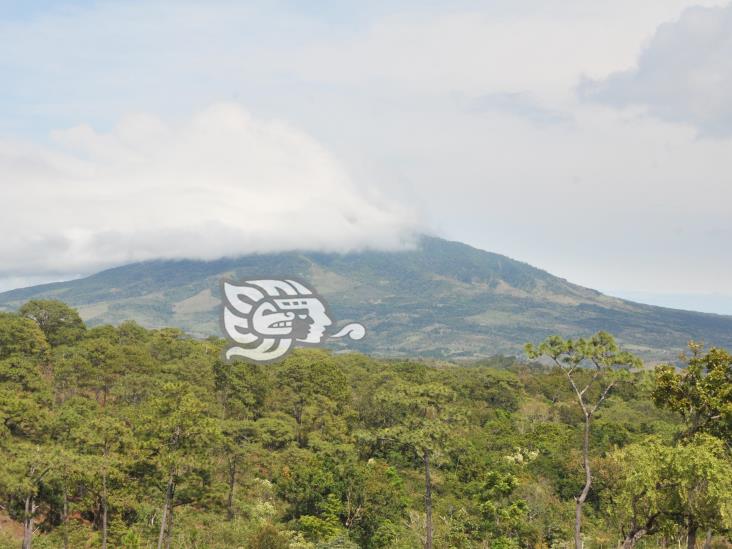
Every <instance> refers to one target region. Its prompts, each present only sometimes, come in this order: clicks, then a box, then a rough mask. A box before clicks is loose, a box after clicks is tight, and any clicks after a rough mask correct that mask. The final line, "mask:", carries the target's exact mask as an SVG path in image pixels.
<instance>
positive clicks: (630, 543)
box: [623, 528, 646, 549]
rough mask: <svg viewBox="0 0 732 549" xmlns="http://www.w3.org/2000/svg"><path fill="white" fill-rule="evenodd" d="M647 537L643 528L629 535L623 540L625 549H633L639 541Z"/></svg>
mask: <svg viewBox="0 0 732 549" xmlns="http://www.w3.org/2000/svg"><path fill="white" fill-rule="evenodd" d="M645 535H646V529H645V528H641V529H639V530H636V531H635V532H631V533H629V534H628V535H627V536H626V537H625V539H624V540H623V549H633V547H635V544H636V543H638V540H639V539H641V538H642V537H643V536H645Z"/></svg>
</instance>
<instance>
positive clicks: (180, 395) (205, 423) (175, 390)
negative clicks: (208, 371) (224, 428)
mask: <svg viewBox="0 0 732 549" xmlns="http://www.w3.org/2000/svg"><path fill="white" fill-rule="evenodd" d="M140 429H141V430H142V432H141V433H140V435H141V437H142V439H143V444H144V446H145V448H146V450H147V452H148V455H149V459H150V461H151V462H152V464H153V465H154V466H155V468H156V470H157V471H159V475H160V478H161V481H162V484H161V488H162V491H163V494H164V495H163V509H162V518H161V520H160V530H159V535H158V545H157V547H158V549H162V548H163V547H164V546H165V547H170V544H171V540H172V535H173V512H174V510H175V507H176V506H179V505H186V504H188V503H191V502H192V501H195V500H196V499H199V498H201V497H202V495H203V493H205V490H206V483H207V477H208V476H209V472H208V470H207V463H208V459H209V457H210V455H211V452H212V451H213V449H214V448H216V446H217V445H218V444H219V443H220V440H221V433H220V430H219V426H218V424H217V422H216V421H215V419H214V418H213V417H212V416H211V414H210V412H209V410H208V409H207V406H206V404H205V403H204V402H202V401H201V400H200V399H199V398H198V397H197V396H196V395H195V393H194V391H193V390H192V388H190V387H187V386H185V385H183V384H180V383H177V384H174V383H166V384H165V385H163V387H162V388H161V392H160V394H159V395H158V396H156V397H154V398H153V399H152V400H151V402H150V403H149V407H148V409H147V413H146V416H145V418H144V421H143V423H142V425H140Z"/></svg>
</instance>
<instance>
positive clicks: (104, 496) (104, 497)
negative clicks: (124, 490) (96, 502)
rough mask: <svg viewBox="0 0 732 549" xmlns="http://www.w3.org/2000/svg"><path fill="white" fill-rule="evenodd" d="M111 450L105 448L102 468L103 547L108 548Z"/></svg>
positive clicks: (103, 548)
mask: <svg viewBox="0 0 732 549" xmlns="http://www.w3.org/2000/svg"><path fill="white" fill-rule="evenodd" d="M108 455H109V452H108V450H107V448H106V447H105V448H104V465H103V469H102V549H107V513H108V511H107V508H108V504H107V456H108Z"/></svg>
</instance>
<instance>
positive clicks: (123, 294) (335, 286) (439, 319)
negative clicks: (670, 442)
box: [0, 237, 732, 360]
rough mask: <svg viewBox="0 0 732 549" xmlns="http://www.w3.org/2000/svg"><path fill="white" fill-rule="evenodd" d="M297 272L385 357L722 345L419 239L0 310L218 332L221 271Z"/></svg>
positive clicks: (82, 291)
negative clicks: (544, 344) (596, 344)
mask: <svg viewBox="0 0 732 549" xmlns="http://www.w3.org/2000/svg"><path fill="white" fill-rule="evenodd" d="M293 276H294V277H298V278H300V279H303V280H305V281H307V282H309V283H310V285H311V286H312V287H313V288H315V289H316V290H317V291H318V292H319V293H321V294H322V295H323V296H324V297H325V298H326V299H327V300H328V302H329V304H330V306H331V309H332V310H333V313H334V317H335V320H336V321H337V322H338V323H344V324H345V323H346V322H351V321H358V322H362V323H363V324H365V326H366V327H367V330H368V334H367V337H366V338H365V339H364V340H362V341H360V342H357V343H356V342H349V347H350V348H355V349H358V350H360V351H364V352H369V353H374V354H378V355H386V356H433V357H442V358H470V357H481V356H489V355H494V354H497V353H518V352H520V351H521V348H522V346H523V344H524V343H525V342H527V341H537V340H540V339H542V338H544V337H546V336H548V335H551V334H560V335H564V336H586V335H590V334H592V333H594V332H596V331H598V330H606V331H609V332H611V333H613V334H615V335H616V336H617V337H618V339H619V340H620V341H621V342H622V343H623V344H625V345H626V346H627V348H628V349H630V350H634V351H636V352H638V353H640V354H642V355H644V356H646V357H648V358H653V359H658V360H661V359H670V360H673V359H675V358H676V355H677V353H678V352H679V351H680V350H681V349H682V348H684V347H685V345H686V343H687V342H688V341H689V340H691V339H694V340H700V341H704V342H705V343H707V344H710V345H722V346H727V347H732V317H730V316H720V315H713V314H705V313H696V312H690V311H681V310H675V309H665V308H661V307H653V306H650V305H641V304H638V303H633V302H630V301H626V300H622V299H618V298H614V297H609V296H606V295H603V294H601V293H600V292H597V291H595V290H590V289H587V288H583V287H581V286H577V285H575V284H572V283H570V282H567V281H566V280H564V279H561V278H558V277H555V276H552V275H551V274H549V273H547V272H546V271H543V270H541V269H537V268H535V267H532V266H531V265H528V264H526V263H522V262H519V261H515V260H513V259H510V258H508V257H505V256H502V255H498V254H494V253H490V252H486V251H483V250H478V249H476V248H472V247H470V246H467V245H465V244H461V243H459V242H449V241H446V240H442V239H439V238H434V237H422V238H421V239H420V241H419V245H418V246H417V247H416V248H415V249H413V250H408V251H399V252H379V251H363V252H354V253H349V254H331V253H318V252H287V253H276V254H259V255H248V256H243V257H238V258H226V259H220V260H216V261H191V260H176V261H149V262H144V263H136V264H132V265H127V266H123V267H117V268H114V269H109V270H106V271H103V272H100V273H98V274H95V275H92V276H89V277H87V278H83V279H78V280H73V281H69V282H59V283H54V284H44V285H41V286H35V287H31V288H24V289H19V290H13V291H10V292H5V293H1V294H0V309H3V308H4V309H14V308H17V307H19V306H20V305H21V304H22V303H24V302H25V301H27V300H29V299H34V298H53V299H60V300H62V301H65V302H67V303H69V304H70V305H72V306H74V307H76V308H78V309H79V311H80V313H81V315H82V317H83V318H84V319H85V320H86V321H87V322H88V323H89V324H91V325H94V324H100V323H119V322H122V321H124V320H128V319H132V320H136V321H137V322H139V323H140V324H142V325H144V326H147V327H162V326H176V327H180V328H182V329H183V330H185V331H187V332H189V333H191V334H193V335H196V336H209V335H221V332H220V328H219V305H220V300H219V292H220V290H219V284H220V280H221V279H222V278H229V279H233V280H238V279H246V278H287V277H293Z"/></svg>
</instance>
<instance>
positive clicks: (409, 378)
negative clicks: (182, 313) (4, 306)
mask: <svg viewBox="0 0 732 549" xmlns="http://www.w3.org/2000/svg"><path fill="white" fill-rule="evenodd" d="M534 343H535V345H534V346H528V347H527V353H528V356H529V357H531V360H532V361H531V362H526V361H518V360H514V359H509V358H496V359H492V360H486V361H481V362H474V363H465V364H460V365H456V364H449V363H439V362H432V363H422V362H420V361H411V360H410V361H385V360H376V359H373V358H370V357H368V356H364V355H360V354H333V353H330V352H328V351H325V350H320V349H316V350H298V351H295V352H294V353H292V354H291V355H290V356H288V357H287V358H286V359H285V360H283V361H282V362H280V363H278V364H273V365H266V366H265V365H254V364H247V363H243V362H235V363H232V364H227V363H225V362H224V361H222V359H221V355H222V349H223V346H224V342H223V341H221V340H219V339H214V338H211V339H208V340H196V339H192V338H190V337H187V336H186V335H184V334H183V333H182V332H181V331H179V330H176V329H159V330H146V329H144V328H142V327H140V326H139V325H137V324H135V323H132V322H127V323H123V324H121V325H119V326H117V327H113V326H100V327H95V328H86V327H85V326H84V325H83V323H82V321H81V319H80V318H79V316H78V314H76V312H75V311H74V310H73V309H70V308H68V307H66V306H65V305H63V304H62V303H60V302H54V301H32V302H29V303H27V304H26V305H24V306H23V307H22V308H21V309H20V311H19V312H18V313H0V419H1V420H2V421H1V423H0V547H2V548H4V547H14V548H15V547H19V546H21V545H22V546H23V547H27V548H30V547H31V546H32V547H38V548H48V547H54V548H56V547H65V548H81V547H110V548H111V547H129V548H133V547H158V548H162V547H166V548H193V547H197V548H204V547H205V548H237V547H242V548H248V549H249V548H250V549H265V548H267V549H279V548H282V549H284V548H299V549H306V548H310V549H315V548H323V549H324V548H359V547H361V548H368V549H375V548H394V549H407V548H420V547H434V548H438V549H440V548H455V549H463V548H466V549H467V548H479V547H490V548H513V547H527V548H528V547H536V548H539V547H571V546H576V545H577V544H579V545H580V546H582V544H584V547H592V548H594V547H608V548H609V547H617V546H618V545H624V546H625V547H633V546H636V547H660V546H668V547H671V546H680V545H683V546H686V547H695V546H698V547H701V546H702V545H704V546H705V547H729V546H730V536H731V535H732V460H731V457H730V456H731V449H730V442H731V440H732V357H731V356H730V355H729V354H727V353H726V352H725V351H723V350H721V349H703V348H702V347H701V346H700V345H696V344H693V345H692V346H691V348H690V350H689V354H688V356H687V357H685V358H684V359H683V360H684V364H683V366H684V367H683V368H676V367H674V366H658V367H656V368H645V367H643V365H642V364H641V363H640V361H639V360H638V359H637V358H635V357H633V356H631V355H629V354H627V353H624V352H622V351H621V350H620V349H618V348H617V346H616V344H615V341H614V340H613V338H612V337H611V336H609V335H607V334H603V333H600V334H596V335H594V336H591V335H590V337H589V338H588V339H587V340H576V341H568V340H564V339H561V338H558V337H557V338H549V339H548V340H546V341H544V342H534ZM575 538H577V539H575Z"/></svg>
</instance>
